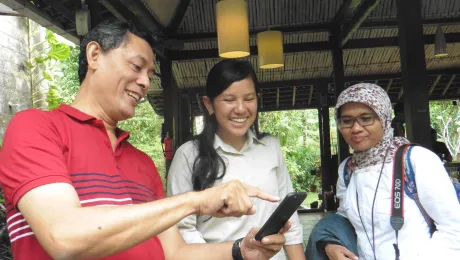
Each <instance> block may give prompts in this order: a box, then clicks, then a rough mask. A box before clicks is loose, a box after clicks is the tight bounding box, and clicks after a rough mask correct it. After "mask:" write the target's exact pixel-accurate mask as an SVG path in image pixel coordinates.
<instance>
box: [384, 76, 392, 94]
mask: <svg viewBox="0 0 460 260" xmlns="http://www.w3.org/2000/svg"><path fill="white" fill-rule="evenodd" d="M392 84H393V79H390V80H388V84H387V87H386V88H385V91H386V92H387V93H388V91H390V88H391V85H392Z"/></svg>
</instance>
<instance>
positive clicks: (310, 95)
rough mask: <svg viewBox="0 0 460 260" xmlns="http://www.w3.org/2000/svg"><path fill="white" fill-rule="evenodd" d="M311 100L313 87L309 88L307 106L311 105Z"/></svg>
mask: <svg viewBox="0 0 460 260" xmlns="http://www.w3.org/2000/svg"><path fill="white" fill-rule="evenodd" d="M312 99H313V85H311V86H310V93H309V94H308V105H311V101H312Z"/></svg>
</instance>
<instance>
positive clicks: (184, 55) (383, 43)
mask: <svg viewBox="0 0 460 260" xmlns="http://www.w3.org/2000/svg"><path fill="white" fill-rule="evenodd" d="M423 38H424V44H434V41H435V39H434V35H425V36H424V37H423ZM445 38H446V42H447V43H458V42H460V33H446V34H445ZM381 47H399V39H398V37H386V38H371V39H354V40H348V42H347V44H345V46H343V49H345V50H353V49H368V48H381ZM330 50H332V48H331V44H330V43H329V42H328V41H323V42H306V43H292V44H284V53H298V52H318V51H330ZM250 52H251V55H257V54H258V51H257V46H251V47H250ZM218 57H219V55H218V50H217V49H205V50H196V51H171V52H170V58H171V60H176V61H179V60H201V59H212V58H218Z"/></svg>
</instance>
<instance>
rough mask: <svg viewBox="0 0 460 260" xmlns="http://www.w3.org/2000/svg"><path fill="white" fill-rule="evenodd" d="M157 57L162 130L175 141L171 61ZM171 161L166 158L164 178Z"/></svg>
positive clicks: (175, 103)
mask: <svg viewBox="0 0 460 260" xmlns="http://www.w3.org/2000/svg"><path fill="white" fill-rule="evenodd" d="M158 59H159V61H160V74H161V88H162V89H163V97H164V131H165V132H166V133H168V134H169V136H170V137H173V140H174V142H176V140H177V138H176V135H175V126H174V124H175V121H176V120H175V118H174V115H175V113H174V112H175V111H174V106H176V105H177V102H175V92H176V91H175V88H176V87H175V84H174V78H173V74H172V62H171V60H170V59H168V58H161V57H158ZM171 161H172V160H166V173H165V176H166V177H165V178H166V179H167V175H168V171H169V166H170V165H171Z"/></svg>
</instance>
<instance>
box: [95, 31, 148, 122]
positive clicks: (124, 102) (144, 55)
mask: <svg viewBox="0 0 460 260" xmlns="http://www.w3.org/2000/svg"><path fill="white" fill-rule="evenodd" d="M154 68H155V58H154V55H153V51H152V48H151V47H150V45H149V44H148V43H147V42H146V41H145V40H144V39H142V38H140V37H138V36H135V35H134V34H128V36H127V39H126V42H125V43H123V44H121V46H120V47H118V48H116V49H112V50H110V51H107V52H106V53H103V54H101V55H100V57H99V60H98V68H97V69H96V70H95V72H94V75H93V77H92V78H93V79H94V80H95V81H96V84H94V86H95V87H94V88H95V89H93V90H90V91H91V92H92V94H93V95H94V100H95V101H96V102H97V103H98V105H99V106H100V107H101V109H102V110H103V111H102V112H103V113H104V114H106V115H107V116H108V117H109V118H110V119H111V120H114V121H117V122H118V121H122V120H126V119H129V118H131V117H133V116H134V112H135V107H136V105H137V104H138V103H139V101H140V100H141V99H142V98H143V97H145V95H146V94H147V90H148V88H149V87H150V83H151V79H152V77H153V72H154Z"/></svg>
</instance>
